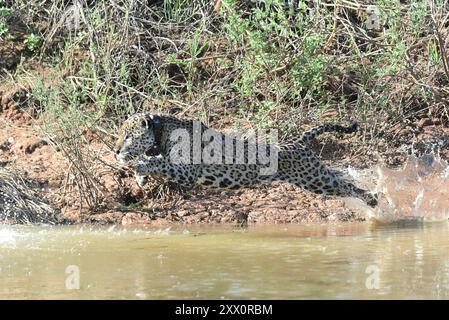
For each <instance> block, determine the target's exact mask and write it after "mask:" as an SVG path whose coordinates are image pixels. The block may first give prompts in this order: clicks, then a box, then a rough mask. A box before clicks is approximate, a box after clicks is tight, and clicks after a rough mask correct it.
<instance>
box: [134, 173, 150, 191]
mask: <svg viewBox="0 0 449 320" xmlns="http://www.w3.org/2000/svg"><path fill="white" fill-rule="evenodd" d="M136 182H137V185H138V186H139V188H143V187H144V186H145V185H146V184H147V182H148V177H147V176H140V175H136Z"/></svg>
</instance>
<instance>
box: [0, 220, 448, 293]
mask: <svg viewBox="0 0 449 320" xmlns="http://www.w3.org/2000/svg"><path fill="white" fill-rule="evenodd" d="M66 271H67V272H68V273H66ZM77 271H79V289H70V288H73V287H74V284H75V287H76V285H77V280H76V274H77ZM73 277H75V278H73ZM74 279H75V280H74ZM0 283H1V284H2V285H1V286H0V298H2V299H12V298H58V299H69V298H70V299H71V298H81V299H90V298H95V299H99V298H117V299H175V298H179V299H185V298H197V299H207V298H209V299H240V298H241V299H255V298H257V299H273V298H276V299H315V298H317V299H321V298H328V299H366V298H381V299H390V298H398V299H403V298H437V299H448V298H449V226H448V223H447V222H443V223H441V222H440V223H426V222H420V223H414V224H407V223H393V224H390V225H388V226H378V225H374V224H371V223H357V224H343V225H334V226H322V225H321V226H320V225H310V226H298V225H277V226H266V227H250V228H249V229H240V228H232V227H226V228H224V227H220V228H214V227H201V228H199V227H194V228H188V229H184V228H179V229H173V228H172V229H140V230H132V229H119V228H109V229H108V228H87V227H73V226H72V227H42V226H0Z"/></svg>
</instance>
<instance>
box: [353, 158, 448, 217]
mask: <svg viewBox="0 0 449 320" xmlns="http://www.w3.org/2000/svg"><path fill="white" fill-rule="evenodd" d="M348 173H349V174H350V175H351V176H352V177H353V178H354V179H355V180H357V181H358V182H360V183H361V184H362V185H364V187H367V188H368V189H370V190H373V191H375V192H377V193H379V195H380V197H379V204H378V206H377V207H375V208H370V207H368V206H366V205H365V204H363V203H361V202H360V201H358V200H355V199H345V203H346V206H347V207H348V208H350V209H353V210H357V211H359V212H360V211H362V212H364V213H365V214H366V216H367V218H368V219H370V220H374V221H377V222H381V223H390V222H394V221H401V220H402V221H403V220H409V221H444V220H446V221H447V219H448V218H449V196H448V193H449V164H448V163H447V162H446V161H444V160H443V159H441V158H440V157H439V156H438V155H434V154H424V155H421V156H415V155H412V156H409V158H408V159H407V162H406V164H405V165H404V166H403V167H402V168H400V169H390V168H387V167H386V166H382V165H381V166H378V167H377V168H375V170H365V171H357V170H353V169H351V170H348ZM373 177H374V179H373Z"/></svg>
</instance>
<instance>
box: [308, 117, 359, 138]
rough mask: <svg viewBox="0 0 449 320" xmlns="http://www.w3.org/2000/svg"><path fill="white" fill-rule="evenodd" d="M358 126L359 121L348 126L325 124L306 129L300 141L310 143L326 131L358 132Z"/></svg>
mask: <svg viewBox="0 0 449 320" xmlns="http://www.w3.org/2000/svg"><path fill="white" fill-rule="evenodd" d="M357 128H358V124H357V122H353V123H352V124H351V125H349V126H348V127H344V126H341V125H339V124H323V125H321V126H318V127H315V128H313V129H310V130H309V131H306V132H304V133H303V134H302V136H301V137H300V141H301V142H303V143H308V142H310V141H312V140H313V139H314V138H316V137H317V136H319V135H320V134H323V133H325V132H340V133H348V134H349V133H353V132H356V131H357Z"/></svg>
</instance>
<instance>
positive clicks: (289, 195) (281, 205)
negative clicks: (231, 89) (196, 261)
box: [0, 88, 440, 225]
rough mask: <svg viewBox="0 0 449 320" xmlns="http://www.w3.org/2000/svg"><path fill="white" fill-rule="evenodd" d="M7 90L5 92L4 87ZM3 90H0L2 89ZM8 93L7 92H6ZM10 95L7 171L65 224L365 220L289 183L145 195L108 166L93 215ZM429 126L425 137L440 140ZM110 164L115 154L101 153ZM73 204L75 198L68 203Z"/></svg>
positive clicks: (2, 121)
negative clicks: (26, 182)
mask: <svg viewBox="0 0 449 320" xmlns="http://www.w3.org/2000/svg"><path fill="white" fill-rule="evenodd" d="M0 89H1V88H0ZM0 91H1V90H0ZM0 94H2V92H0ZM13 96H14V95H11V94H10V93H5V91H4V92H3V95H2V96H1V101H0V102H1V105H0V107H1V109H0V111H1V112H0V166H7V167H10V168H14V169H15V170H19V172H21V174H23V175H24V177H26V178H28V179H31V180H33V181H35V182H37V183H38V184H39V186H40V188H41V189H40V190H39V191H40V192H41V193H42V195H43V196H44V197H45V198H46V199H48V201H49V202H50V203H52V204H54V205H56V206H58V207H59V209H60V210H61V213H60V214H59V219H60V220H61V221H63V222H66V223H94V224H110V223H114V224H122V225H142V224H145V225H164V224H171V223H242V224H244V223H250V224H273V223H317V222H328V223H330V222H341V221H360V220H363V219H364V217H363V216H362V215H360V214H357V213H355V212H353V211H351V210H349V209H347V208H345V205H344V202H343V201H342V200H341V199H335V198H325V197H323V196H319V195H315V194H312V193H310V192H307V191H304V190H301V189H299V188H297V187H295V186H292V185H289V184H287V183H274V184H272V185H270V186H261V187H258V188H254V189H245V190H238V191H222V190H204V189H193V190H182V191H180V192H177V191H176V190H172V189H169V188H167V187H166V184H163V185H160V184H159V183H158V182H154V181H153V182H152V183H151V184H150V185H149V186H148V187H146V188H145V189H144V190H142V189H140V188H138V187H137V185H136V183H135V182H134V179H133V177H132V176H131V175H130V174H126V173H125V174H123V172H117V171H115V170H113V169H110V168H108V167H104V168H103V170H102V172H101V174H100V175H99V176H100V179H101V182H102V183H103V185H104V186H105V187H106V191H105V193H104V205H103V206H101V209H96V210H95V211H94V210H89V209H87V207H81V208H80V205H79V197H78V196H77V194H74V195H72V196H70V195H67V194H66V191H65V190H66V187H67V185H66V178H67V168H68V163H67V162H66V160H65V159H64V158H63V157H62V155H61V154H60V152H58V151H57V150H55V148H54V147H53V146H51V144H50V143H48V141H47V140H46V139H45V135H44V134H43V133H42V131H41V130H40V128H39V121H36V120H33V121H31V120H30V117H29V115H27V114H24V113H22V112H20V110H17V109H16V107H15V104H14V101H13V99H11V97H13ZM432 130H433V131H435V129H432V127H429V130H427V131H426V130H424V134H428V135H430V136H431V137H432V136H435V135H436V136H438V135H440V133H439V131H437V132H433V131H432ZM95 148H96V150H98V154H99V155H101V157H102V158H103V159H104V161H105V162H106V163H113V162H114V160H113V156H112V153H111V152H110V150H109V149H108V148H107V147H106V146H105V145H102V144H99V143H97V145H96V146H95ZM67 199H70V200H69V201H67Z"/></svg>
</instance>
